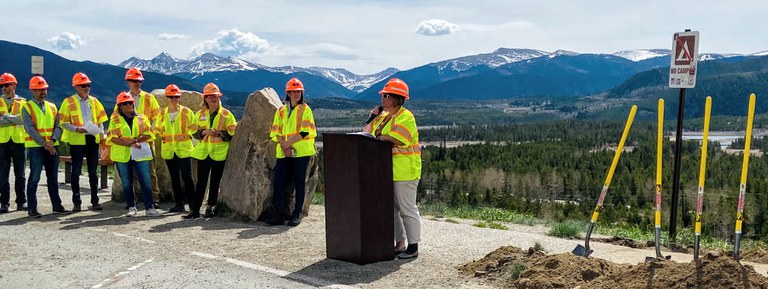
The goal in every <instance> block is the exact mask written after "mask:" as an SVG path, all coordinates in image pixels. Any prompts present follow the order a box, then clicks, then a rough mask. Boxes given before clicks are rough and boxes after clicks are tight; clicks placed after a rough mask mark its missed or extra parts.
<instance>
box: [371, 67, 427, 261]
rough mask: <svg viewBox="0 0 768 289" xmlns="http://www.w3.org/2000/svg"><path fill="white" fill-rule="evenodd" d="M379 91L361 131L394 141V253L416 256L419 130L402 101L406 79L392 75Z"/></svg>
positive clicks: (406, 96) (406, 91) (402, 256)
mask: <svg viewBox="0 0 768 289" xmlns="http://www.w3.org/2000/svg"><path fill="white" fill-rule="evenodd" d="M379 94H380V95H381V106H379V107H375V108H374V109H373V110H371V113H370V115H371V116H376V117H375V118H373V121H372V122H370V123H369V124H368V125H366V126H365V127H364V128H363V131H365V132H369V133H371V134H372V135H373V136H374V137H376V138H378V139H380V140H383V141H388V142H391V143H392V144H394V146H393V147H392V176H393V179H394V190H395V192H394V197H395V200H394V201H395V212H394V217H395V241H396V245H395V248H394V250H395V256H396V258H398V259H408V258H415V257H418V256H419V241H421V216H420V215H419V208H418V207H417V206H416V188H417V187H418V185H419V179H420V178H421V147H420V146H419V131H418V128H417V127H416V119H415V118H414V117H413V113H411V111H409V110H408V109H406V108H404V107H403V103H404V102H405V100H406V99H410V97H409V96H408V85H407V84H406V83H405V81H402V80H400V79H397V78H392V79H390V80H389V81H388V82H387V84H386V85H384V89H382V90H381V91H379ZM382 110H383V111H382ZM406 241H407V242H408V243H407V244H408V246H407V247H406Z"/></svg>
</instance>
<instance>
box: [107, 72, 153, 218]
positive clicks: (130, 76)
mask: <svg viewBox="0 0 768 289" xmlns="http://www.w3.org/2000/svg"><path fill="white" fill-rule="evenodd" d="M125 81H127V82H128V88H130V90H129V91H128V94H129V95H131V96H132V97H133V98H134V99H135V100H136V112H137V113H139V114H142V115H144V116H146V117H147V118H148V119H149V122H150V123H151V127H152V130H153V131H154V129H155V122H156V121H157V117H158V116H160V105H159V104H158V103H157V99H156V98H155V96H154V95H152V94H151V93H149V92H146V91H143V90H141V82H142V81H144V75H143V74H141V71H140V70H139V69H138V68H136V67H131V68H130V69H128V72H126V73H125ZM115 111H117V106H115ZM149 147H150V148H151V149H152V155H153V156H154V157H153V158H152V160H151V161H150V162H149V176H150V178H151V179H152V199H153V201H154V202H153V203H152V205H153V206H154V207H155V209H159V208H160V204H159V202H160V186H159V185H158V183H157V164H156V163H155V162H156V161H157V159H162V158H160V157H159V156H157V155H156V153H155V145H154V142H149Z"/></svg>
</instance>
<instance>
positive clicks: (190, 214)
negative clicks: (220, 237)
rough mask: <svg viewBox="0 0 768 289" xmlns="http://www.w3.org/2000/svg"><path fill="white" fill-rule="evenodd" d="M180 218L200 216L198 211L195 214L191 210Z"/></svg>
mask: <svg viewBox="0 0 768 289" xmlns="http://www.w3.org/2000/svg"><path fill="white" fill-rule="evenodd" d="M181 218H182V219H197V218H200V213H197V214H195V213H193V212H189V214H186V215H184V216H181Z"/></svg>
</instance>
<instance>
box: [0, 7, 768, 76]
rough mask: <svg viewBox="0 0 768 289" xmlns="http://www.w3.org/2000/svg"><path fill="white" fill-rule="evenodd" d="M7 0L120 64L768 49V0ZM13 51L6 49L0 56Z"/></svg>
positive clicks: (3, 34) (76, 45) (79, 52)
mask: <svg viewBox="0 0 768 289" xmlns="http://www.w3.org/2000/svg"><path fill="white" fill-rule="evenodd" d="M410 2H414V1H400V0H392V1H197V0H186V1H177V0H164V1H163V0H156V1H144V0H133V1H103V0H102V1H91V0H85V1H44V0H39V1H36V0H24V1H5V2H4V3H3V13H2V16H0V19H2V22H3V25H0V38H2V39H3V40H8V41H13V42H18V43H24V44H29V45H33V46H36V47H40V48H43V49H46V50H50V51H53V52H55V53H57V54H59V55H62V56H64V57H66V58H70V59H74V60H91V61H95V62H105V63H111V64H117V63H119V62H121V61H123V60H125V59H128V58H129V57H131V56H136V57H139V58H144V59H148V58H152V57H154V56H156V55H157V54H159V53H160V52H168V53H170V54H171V55H173V56H175V57H178V58H190V57H194V56H196V55H199V54H201V53H205V52H212V53H215V54H219V55H223V56H234V57H239V58H242V59H245V60H248V61H252V62H256V63H260V64H264V65H268V66H284V65H295V66H303V67H307V66H324V67H339V68H346V69H348V70H350V71H352V72H355V73H358V74H368V73H375V72H378V71H380V70H383V69H385V68H387V67H395V68H398V69H410V68H413V67H417V66H420V65H423V64H427V63H430V62H436V61H440V60H445V59H450V58H455V57H460V56H466V55H472V54H479V53H488V52H492V51H493V50H495V49H497V48H499V47H506V48H533V49H540V50H544V51H550V52H551V51H555V50H558V49H564V50H569V51H575V52H581V53H614V52H616V51H620V50H628V49H642V48H666V49H670V48H671V46H672V34H673V33H674V32H678V31H683V30H684V29H685V28H691V29H693V30H698V31H700V32H701V42H700V43H701V44H700V47H699V52H700V53H703V52H718V53H743V54H748V53H754V52H759V51H765V50H768V29H765V21H764V18H765V17H766V16H765V14H766V13H767V12H768V1H764V0H763V1H708V0H706V1H688V0H683V1H655V0H649V1H565V0H556V1H544V0H538V1H536V0H500V1H483V0H475V1H452V0H445V1H431V0H429V1H419V2H418V3H415V4H414V3H410ZM0 57H6V56H0Z"/></svg>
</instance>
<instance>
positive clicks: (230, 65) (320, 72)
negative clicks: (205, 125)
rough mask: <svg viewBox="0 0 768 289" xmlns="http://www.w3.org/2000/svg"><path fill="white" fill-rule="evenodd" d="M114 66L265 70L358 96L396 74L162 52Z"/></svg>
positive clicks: (191, 71) (198, 71)
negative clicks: (317, 79) (316, 80)
mask: <svg viewBox="0 0 768 289" xmlns="http://www.w3.org/2000/svg"><path fill="white" fill-rule="evenodd" d="M118 65H119V66H122V67H125V68H128V67H136V68H139V69H141V70H146V71H152V72H158V73H162V74H167V75H172V74H177V73H184V74H187V75H191V76H192V78H193V79H194V78H196V77H199V76H201V75H203V74H205V73H210V72H222V71H231V72H234V71H254V70H266V71H270V72H279V73H284V74H291V73H297V72H304V73H308V74H312V75H317V76H321V77H324V78H327V79H328V80H331V81H333V82H336V83H339V84H341V85H343V86H344V87H346V88H348V89H350V90H353V91H355V92H360V91H362V90H364V89H366V88H368V87H369V86H370V85H372V84H374V83H377V82H379V81H381V80H382V79H385V78H387V77H389V76H392V74H395V73H396V72H398V70H397V69H395V68H387V69H385V70H383V71H381V72H379V73H375V74H370V75H357V74H354V73H352V72H350V71H348V70H346V69H342V68H325V67H308V68H304V67H297V66H282V67H268V66H264V65H261V64H257V63H252V62H248V61H245V60H242V59H239V58H235V57H222V56H218V55H215V54H212V53H205V54H203V55H200V56H198V57H196V58H194V59H191V60H184V59H179V58H175V57H173V56H171V55H170V54H168V53H165V52H163V53H160V54H159V55H158V56H155V57H154V58H152V59H149V60H145V59H139V58H136V57H131V58H130V59H128V60H126V61H123V62H121V63H120V64H118Z"/></svg>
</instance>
